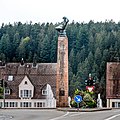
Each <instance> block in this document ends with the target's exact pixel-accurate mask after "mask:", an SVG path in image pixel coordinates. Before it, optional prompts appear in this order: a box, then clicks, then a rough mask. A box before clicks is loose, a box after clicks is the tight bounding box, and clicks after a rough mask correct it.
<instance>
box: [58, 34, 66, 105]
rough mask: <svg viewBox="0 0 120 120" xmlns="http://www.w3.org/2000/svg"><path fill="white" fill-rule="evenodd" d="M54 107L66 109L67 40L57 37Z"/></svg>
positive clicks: (64, 37) (63, 37)
mask: <svg viewBox="0 0 120 120" xmlns="http://www.w3.org/2000/svg"><path fill="white" fill-rule="evenodd" d="M56 106H57V107H68V38H67V37H66V36H59V37H58V51H57V81H56Z"/></svg>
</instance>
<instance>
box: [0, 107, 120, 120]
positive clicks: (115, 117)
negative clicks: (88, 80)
mask: <svg viewBox="0 0 120 120" xmlns="http://www.w3.org/2000/svg"><path fill="white" fill-rule="evenodd" d="M0 120H120V109H114V110H108V111H97V112H64V111H57V110H55V109H52V110H47V109H41V110H40V109H0Z"/></svg>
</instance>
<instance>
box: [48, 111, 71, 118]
mask: <svg viewBox="0 0 120 120" xmlns="http://www.w3.org/2000/svg"><path fill="white" fill-rule="evenodd" d="M68 114H69V112H67V113H66V114H64V115H62V116H60V117H56V118H52V119H50V120H58V119H60V118H63V117H65V116H67V115H68Z"/></svg>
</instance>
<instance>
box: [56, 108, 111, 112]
mask: <svg viewBox="0 0 120 120" xmlns="http://www.w3.org/2000/svg"><path fill="white" fill-rule="evenodd" d="M57 110H58V111H66V112H95V111H105V110H112V108H89V109H82V108H79V109H78V108H57Z"/></svg>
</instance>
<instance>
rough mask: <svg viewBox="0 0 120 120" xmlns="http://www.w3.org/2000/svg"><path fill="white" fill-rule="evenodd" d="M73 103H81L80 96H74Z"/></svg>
mask: <svg viewBox="0 0 120 120" xmlns="http://www.w3.org/2000/svg"><path fill="white" fill-rule="evenodd" d="M74 101H75V102H76V103H80V102H81V101H82V96H80V95H76V96H75V97H74Z"/></svg>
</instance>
